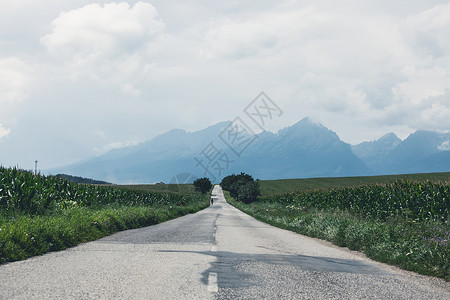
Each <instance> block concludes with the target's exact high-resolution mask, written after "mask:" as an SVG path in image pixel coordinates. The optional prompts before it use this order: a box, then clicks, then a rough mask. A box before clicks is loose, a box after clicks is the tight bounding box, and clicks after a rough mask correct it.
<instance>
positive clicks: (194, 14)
mask: <svg viewBox="0 0 450 300" xmlns="http://www.w3.org/2000/svg"><path fill="white" fill-rule="evenodd" d="M261 91H264V92H265V93H266V94H267V95H268V96H269V97H270V98H271V99H272V100H273V101H274V102H275V103H276V104H277V105H278V106H279V107H280V108H281V109H282V110H283V115H282V116H281V117H279V118H276V119H274V120H272V121H271V122H270V123H268V124H267V125H266V126H267V127H266V128H265V129H266V130H270V131H274V132H276V131H277V130H279V129H281V128H283V127H286V126H289V125H292V124H294V123H295V122H297V121H299V120H300V119H302V118H303V117H305V116H310V117H311V118H312V119H314V120H317V121H319V122H321V123H322V124H324V125H325V126H327V127H328V128H330V129H332V130H333V131H335V132H336V133H337V134H338V135H339V137H340V138H341V139H342V140H343V141H345V142H348V143H352V144H356V143H359V142H362V141H365V140H373V139H377V138H379V137H380V136H381V135H383V134H385V133H387V132H395V133H396V134H397V135H399V137H401V138H405V137H407V136H408V134H410V133H411V132H414V131H415V130H417V129H427V130H439V131H445V130H449V129H450V2H449V1H443V0H395V1H392V0H364V1H361V0H341V1H332V0H328V1H323V0H318V1H317V0H316V1H306V0H303V1H301V0H299V1H288V0H280V1H268V0H258V1H256V0H254V1H239V0H230V1H210V0H197V1H193V0H171V1H170V0H148V1H146V0H142V1H123V2H112V1H111V0H110V1H100V0H99V1H88V0H64V1H61V0H14V1H10V0H0V165H3V166H19V167H21V168H25V169H32V168H33V167H34V160H39V167H40V168H42V169H47V168H51V167H56V166H60V165H63V164H67V163H71V162H74V161H77V160H80V159H85V158H87V157H91V156H95V155H99V154H101V153H104V152H105V151H108V150H110V149H113V148H118V147H123V146H126V145H133V144H136V143H139V142H142V141H145V140H148V139H151V138H153V137H155V136H156V135H158V134H161V133H164V132H166V131H168V130H170V129H173V128H183V129H186V130H188V131H195V130H199V129H202V128H204V127H206V126H209V125H213V124H215V123H218V122H220V121H225V120H232V119H234V118H235V117H237V116H243V115H244V114H243V110H244V109H245V107H246V106H247V105H248V104H249V103H250V102H251V101H252V100H253V99H254V98H255V97H256V96H257V95H258V94H259V93H260V92H261Z"/></svg>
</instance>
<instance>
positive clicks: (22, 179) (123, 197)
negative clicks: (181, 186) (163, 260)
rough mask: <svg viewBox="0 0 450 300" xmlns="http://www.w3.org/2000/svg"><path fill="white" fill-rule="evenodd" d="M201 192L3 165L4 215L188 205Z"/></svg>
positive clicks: (0, 196)
mask: <svg viewBox="0 0 450 300" xmlns="http://www.w3.org/2000/svg"><path fill="white" fill-rule="evenodd" d="M199 201H201V196H200V195H198V196H197V195H186V196H182V195H176V194H168V193H154V192H147V191H137V190H131V189H122V188H118V187H113V186H94V185H84V184H76V183H71V182H69V181H67V180H65V179H62V178H57V177H46V176H40V175H38V176H36V175H34V174H33V173H32V172H30V171H24V170H20V169H17V168H4V167H0V214H3V215H10V214H14V213H17V212H20V213H26V214H30V215H39V214H43V213H45V212H46V211H50V210H54V209H66V208H71V207H78V206H82V207H96V206H103V205H108V204H119V205H125V206H136V205H145V206H154V205H188V204H192V203H196V202H199Z"/></svg>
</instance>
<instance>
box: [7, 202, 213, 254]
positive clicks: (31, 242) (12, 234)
mask: <svg viewBox="0 0 450 300" xmlns="http://www.w3.org/2000/svg"><path fill="white" fill-rule="evenodd" d="M207 206H208V201H207V200H206V201H203V202H202V203H198V204H197V205H189V206H172V207H170V206H168V207H155V208H153V207H148V206H134V207H128V206H116V205H114V206H111V207H103V208H88V207H77V208H72V209H65V210H59V211H54V212H52V213H50V214H46V215H40V216H30V215H16V216H15V217H4V216H3V217H1V218H0V263H5V262H10V261H16V260H22V259H26V258H28V257H31V256H35V255H40V254H44V253H46V252H49V251H57V250H63V249H66V248H68V247H72V246H75V245H77V244H79V243H83V242H88V241H93V240H96V239H99V238H101V237H104V236H107V235H110V234H112V233H114V232H117V231H121V230H127V229H133V228H139V227H144V226H149V225H154V224H158V223H161V222H164V221H167V220H170V219H173V218H176V217H180V216H183V215H185V214H188V213H194V212H197V211H199V210H201V209H203V208H205V207H207Z"/></svg>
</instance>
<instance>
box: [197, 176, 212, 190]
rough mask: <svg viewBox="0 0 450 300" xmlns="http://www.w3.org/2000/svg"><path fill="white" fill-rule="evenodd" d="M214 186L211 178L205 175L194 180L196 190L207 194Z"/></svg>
mask: <svg viewBox="0 0 450 300" xmlns="http://www.w3.org/2000/svg"><path fill="white" fill-rule="evenodd" d="M211 187H212V184H211V180H209V178H206V177H203V178H199V179H197V180H195V181H194V188H195V190H196V191H199V192H201V193H202V194H206V193H207V192H208V191H209V190H210V189H211Z"/></svg>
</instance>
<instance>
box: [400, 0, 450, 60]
mask: <svg viewBox="0 0 450 300" xmlns="http://www.w3.org/2000/svg"><path fill="white" fill-rule="evenodd" d="M402 30H403V32H404V34H405V38H406V40H407V41H408V42H409V43H410V44H411V46H412V47H414V49H415V50H416V51H417V52H418V53H420V54H421V55H424V56H432V57H434V58H439V57H443V56H448V55H449V53H450V2H449V3H447V4H442V5H436V6H434V7H433V8H431V9H428V10H425V11H423V12H421V13H419V14H417V15H413V16H410V17H409V18H408V19H407V20H406V21H405V23H404V24H403V26H402Z"/></svg>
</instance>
